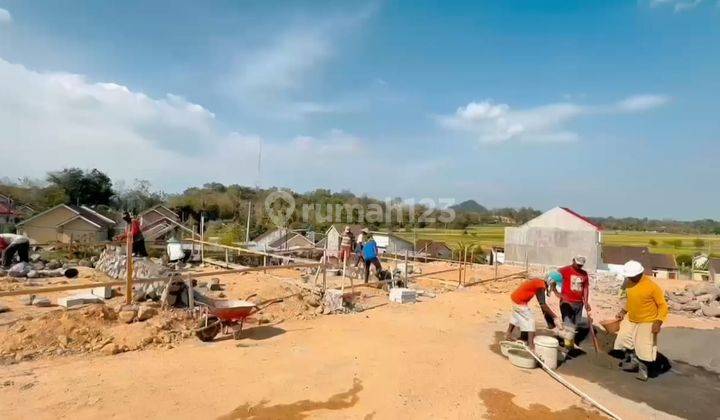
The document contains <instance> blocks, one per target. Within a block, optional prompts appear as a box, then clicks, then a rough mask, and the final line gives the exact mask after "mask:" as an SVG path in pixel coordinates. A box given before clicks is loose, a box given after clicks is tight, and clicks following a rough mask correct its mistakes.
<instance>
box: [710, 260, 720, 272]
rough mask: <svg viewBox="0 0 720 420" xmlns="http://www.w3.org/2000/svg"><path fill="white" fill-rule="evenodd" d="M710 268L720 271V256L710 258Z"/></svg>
mask: <svg viewBox="0 0 720 420" xmlns="http://www.w3.org/2000/svg"><path fill="white" fill-rule="evenodd" d="M708 268H709V269H710V270H712V271H714V272H716V273H720V258H710V260H709V262H708Z"/></svg>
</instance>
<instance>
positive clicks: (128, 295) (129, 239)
mask: <svg viewBox="0 0 720 420" xmlns="http://www.w3.org/2000/svg"><path fill="white" fill-rule="evenodd" d="M132 244H133V234H132V220H131V221H130V224H129V225H128V227H127V232H126V234H125V246H126V249H127V251H126V252H127V260H126V261H127V265H126V266H125V271H126V272H127V274H126V275H127V278H126V279H125V304H126V305H130V304H132V298H133V296H132V295H133V269H134V267H133V252H132Z"/></svg>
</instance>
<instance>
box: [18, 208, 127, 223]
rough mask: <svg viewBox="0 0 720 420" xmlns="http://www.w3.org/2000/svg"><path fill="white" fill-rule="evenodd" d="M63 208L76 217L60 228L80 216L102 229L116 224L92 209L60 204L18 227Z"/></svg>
mask: <svg viewBox="0 0 720 420" xmlns="http://www.w3.org/2000/svg"><path fill="white" fill-rule="evenodd" d="M61 207H65V208H66V209H68V210H70V211H72V212H73V213H75V216H74V217H71V218H70V219H68V220H65V221H64V222H62V223H60V224H59V225H58V226H62V225H64V224H65V223H68V222H70V221H71V220H74V219H76V218H77V217H78V216H81V217H82V218H83V219H84V220H86V221H87V222H90V223H91V224H93V225H95V226H98V227H100V228H102V227H111V226H113V225H115V222H114V221H113V220H112V219H109V218H107V217H105V216H103V215H102V214H100V213H98V212H96V211H95V210H93V209H91V208H89V207H86V206H71V205H68V204H58V205H57V206H55V207H52V208H50V209H47V210H45V211H43V212H41V213H38V214H36V215H35V216H33V217H31V218H29V219H26V220H23V221H22V222H20V223H18V226H20V225H25V224H27V223H28V222H31V221H32V220H35V219H37V218H38V217H40V216H43V215H45V214H47V213H50V212H53V211H55V210H57V209H59V208H61Z"/></svg>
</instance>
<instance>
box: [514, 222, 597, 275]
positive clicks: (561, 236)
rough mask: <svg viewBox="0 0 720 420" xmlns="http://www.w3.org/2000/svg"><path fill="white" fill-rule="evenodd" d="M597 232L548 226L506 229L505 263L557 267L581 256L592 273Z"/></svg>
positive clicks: (595, 262) (594, 265)
mask: <svg viewBox="0 0 720 420" xmlns="http://www.w3.org/2000/svg"><path fill="white" fill-rule="evenodd" d="M600 249H601V247H600V233H599V232H596V231H573V230H564V229H558V228H550V227H529V226H521V227H509V228H505V263H506V264H518V265H524V264H525V262H526V261H527V263H528V264H531V265H540V266H544V267H560V266H565V265H568V264H570V263H571V262H572V258H573V257H574V256H575V255H577V254H581V255H584V256H586V257H587V262H586V263H585V269H586V270H587V271H589V272H595V271H597V268H598V262H599V261H600Z"/></svg>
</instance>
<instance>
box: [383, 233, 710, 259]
mask: <svg viewBox="0 0 720 420" xmlns="http://www.w3.org/2000/svg"><path fill="white" fill-rule="evenodd" d="M396 233H397V234H398V235H399V236H401V237H403V238H405V239H408V240H412V239H413V237H414V238H416V239H431V240H434V241H440V242H445V243H446V244H448V246H450V247H451V248H455V247H457V246H458V245H459V244H479V245H481V246H482V247H483V249H485V250H487V248H489V247H491V246H496V245H497V246H502V245H503V243H504V238H505V227H504V226H474V227H470V228H468V229H467V230H466V231H463V230H460V229H417V230H416V231H415V233H414V234H413V232H407V231H403V232H396ZM651 241H652V243H651ZM603 243H604V244H606V245H629V246H647V247H648V248H650V251H651V252H657V253H663V254H673V255H679V254H690V255H692V254H695V253H697V252H704V253H710V254H718V253H720V235H682V234H671V233H658V232H629V231H604V232H603Z"/></svg>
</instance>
